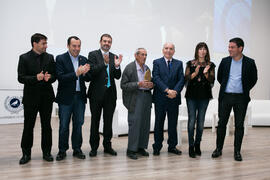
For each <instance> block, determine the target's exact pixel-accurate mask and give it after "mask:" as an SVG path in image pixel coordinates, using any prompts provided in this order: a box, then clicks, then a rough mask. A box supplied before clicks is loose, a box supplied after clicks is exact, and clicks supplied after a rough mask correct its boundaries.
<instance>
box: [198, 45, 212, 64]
mask: <svg viewBox="0 0 270 180" xmlns="http://www.w3.org/2000/svg"><path fill="white" fill-rule="evenodd" d="M201 48H205V49H206V51H207V52H206V55H205V62H206V64H208V63H210V53H209V49H208V46H207V44H206V43H205V42H200V43H199V44H197V46H196V48H195V55H194V58H195V60H196V59H197V60H198V59H199V55H198V54H199V49H201Z"/></svg>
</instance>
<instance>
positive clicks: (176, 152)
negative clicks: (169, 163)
mask: <svg viewBox="0 0 270 180" xmlns="http://www.w3.org/2000/svg"><path fill="white" fill-rule="evenodd" d="M168 152H169V153H173V154H177V155H181V154H182V152H181V151H180V150H178V149H176V148H171V149H168Z"/></svg>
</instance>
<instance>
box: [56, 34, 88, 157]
mask: <svg viewBox="0 0 270 180" xmlns="http://www.w3.org/2000/svg"><path fill="white" fill-rule="evenodd" d="M67 47H68V52H66V53H64V54H61V55H59V56H57V57H56V77H57V79H58V89H57V95H56V102H57V103H58V106H59V119H60V127H59V142H58V148H59V152H58V154H57V157H56V160H57V161H61V160H63V159H64V158H65V157H66V151H67V150H68V148H69V145H68V139H69V123H70V119H71V116H72V121H73V123H72V125H73V128H72V136H71V141H72V149H73V156H74V157H77V158H79V159H85V155H84V154H83V152H82V150H81V145H82V125H83V123H84V112H85V103H86V102H87V101H86V86H85V82H84V81H89V80H90V77H89V75H88V73H87V72H88V71H89V69H90V65H89V64H87V63H86V61H87V59H86V58H85V57H84V56H81V55H79V53H80V50H81V40H80V39H79V38H78V37H76V36H71V37H69V38H68V41H67Z"/></svg>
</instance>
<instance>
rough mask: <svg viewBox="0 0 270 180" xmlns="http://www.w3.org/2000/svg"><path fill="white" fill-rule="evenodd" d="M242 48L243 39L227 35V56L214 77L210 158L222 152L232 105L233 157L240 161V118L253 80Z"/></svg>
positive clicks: (251, 62) (254, 74)
mask: <svg viewBox="0 0 270 180" xmlns="http://www.w3.org/2000/svg"><path fill="white" fill-rule="evenodd" d="M243 49H244V41H243V40H242V39H240V38H233V39H231V40H230V42H229V53H230V56H229V57H226V58H223V59H222V61H221V63H220V65H219V68H218V75H217V80H218V82H219V83H220V85H221V86H220V90H219V98H218V100H219V107H218V116H219V122H218V128H217V141H216V146H217V147H216V149H215V151H214V152H213V154H212V157H213V158H217V157H219V156H221V155H222V149H223V144H224V139H225V134H226V125H227V123H228V119H229V116H230V113H231V110H232V109H233V111H234V119H235V136H234V159H235V160H236V161H242V156H241V154H240V151H241V145H242V139H243V134H244V120H245V116H246V110H247V106H248V103H249V101H250V97H249V91H250V90H251V89H252V88H253V86H254V85H255V84H256V82H257V68H256V65H255V61H254V60H253V59H251V58H249V57H247V56H245V55H243V54H242V52H243Z"/></svg>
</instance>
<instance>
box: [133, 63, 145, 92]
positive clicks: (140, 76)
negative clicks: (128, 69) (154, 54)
mask: <svg viewBox="0 0 270 180" xmlns="http://www.w3.org/2000/svg"><path fill="white" fill-rule="evenodd" d="M135 64H136V69H137V75H138V81H139V82H140V81H144V75H145V72H146V71H147V67H146V65H145V64H143V69H142V68H141V66H140V65H139V63H138V62H137V61H136V60H135ZM139 89H147V90H148V88H142V87H140V88H139Z"/></svg>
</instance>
